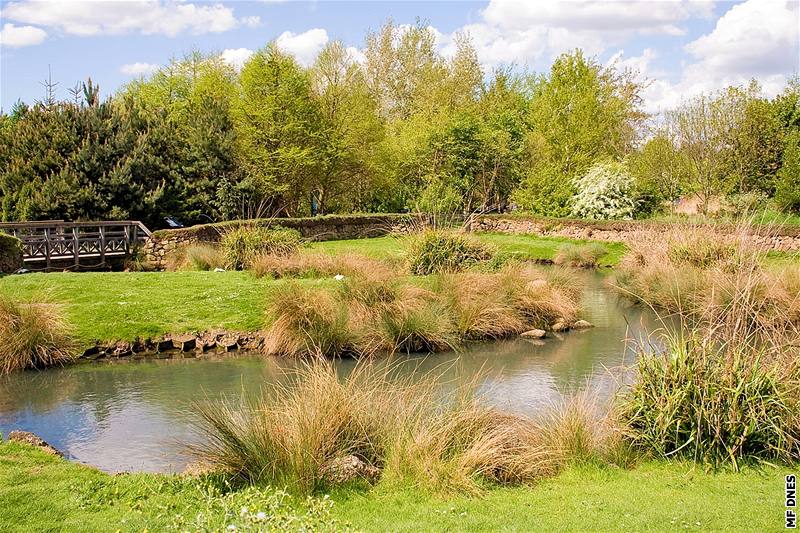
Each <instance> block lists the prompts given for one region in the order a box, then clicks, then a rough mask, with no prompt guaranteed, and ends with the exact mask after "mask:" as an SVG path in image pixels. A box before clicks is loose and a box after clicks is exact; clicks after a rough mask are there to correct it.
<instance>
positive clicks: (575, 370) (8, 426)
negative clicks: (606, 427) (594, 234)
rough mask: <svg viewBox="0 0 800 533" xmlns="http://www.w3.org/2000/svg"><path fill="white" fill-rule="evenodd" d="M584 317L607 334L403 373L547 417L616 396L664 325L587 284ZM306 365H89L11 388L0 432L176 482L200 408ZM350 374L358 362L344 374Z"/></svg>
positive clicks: (478, 352)
mask: <svg viewBox="0 0 800 533" xmlns="http://www.w3.org/2000/svg"><path fill="white" fill-rule="evenodd" d="M586 277H587V282H586V286H587V288H586V291H585V296H584V298H585V301H584V306H585V307H584V309H585V311H584V313H583V315H584V317H585V318H586V319H588V320H589V321H590V322H592V323H593V324H595V326H596V327H594V328H592V329H589V330H584V331H573V332H568V333H565V334H563V335H561V336H560V338H550V339H547V340H546V341H544V342H536V341H530V340H526V339H521V338H515V339H509V340H505V341H499V342H492V343H475V344H473V345H470V346H468V347H467V348H466V349H465V350H464V351H463V352H461V353H458V354H455V353H444V354H437V355H411V356H403V357H402V358H401V359H400V361H401V363H400V364H401V368H400V369H399V371H400V372H413V373H420V374H421V373H425V372H428V371H430V370H435V371H436V372H437V373H439V374H441V376H442V379H443V380H444V381H445V382H446V383H448V384H449V386H454V385H455V384H457V383H459V382H462V381H464V380H472V379H475V376H476V374H478V375H479V377H478V384H479V391H480V393H481V394H483V395H485V397H487V398H488V399H489V400H490V401H492V402H493V403H495V404H496V405H498V406H500V407H503V408H506V409H510V410H514V411H519V412H525V413H531V414H535V413H536V411H537V410H541V409H542V408H543V407H546V406H548V405H549V404H551V403H552V402H554V401H556V400H557V399H558V398H559V397H560V395H561V394H562V393H564V392H570V391H574V390H577V389H580V388H582V387H586V386H589V387H591V388H592V389H593V390H596V391H597V393H598V395H600V396H607V395H608V394H610V393H611V391H612V390H613V389H614V387H615V383H616V380H617V376H616V374H615V372H614V369H615V368H618V367H620V366H621V365H623V364H630V363H631V362H632V361H633V360H634V357H635V356H634V353H633V351H632V349H631V348H630V347H629V348H626V343H625V341H624V339H626V338H641V337H642V336H644V334H645V332H646V331H652V329H653V328H654V327H655V326H656V324H655V322H654V320H653V317H652V316H650V315H649V314H647V313H644V312H643V311H642V310H641V309H640V308H635V307H630V306H627V305H625V304H624V303H621V302H619V301H617V298H616V296H615V295H614V294H613V293H611V292H610V291H608V290H607V289H605V288H604V287H603V283H602V279H601V276H599V275H596V274H587V275H586ZM295 364H296V363H295V362H293V361H287V360H282V359H277V358H266V359H265V358H261V357H258V356H255V355H251V356H247V355H242V356H237V357H225V358H220V359H204V360H181V359H176V360H160V361H137V362H120V363H113V364H111V363H108V364H105V363H104V364H88V365H78V366H73V367H70V368H64V369H55V370H48V371H45V372H22V373H17V374H13V375H11V376H7V377H5V378H2V379H0V431H2V432H4V433H6V432H8V431H10V430H12V429H24V430H27V431H33V432H34V433H36V434H38V435H40V436H42V437H43V438H44V439H45V440H47V441H48V442H50V443H51V444H53V445H54V446H56V447H57V448H59V449H61V450H63V451H64V452H65V453H67V455H68V456H69V457H71V458H72V459H74V460H77V461H80V462H85V463H89V464H93V465H95V466H98V467H100V468H102V469H105V470H109V471H123V470H130V471H176V470H181V469H182V468H183V467H184V466H185V464H186V463H187V462H188V460H189V457H187V456H186V455H185V453H184V451H183V444H184V443H186V442H191V441H194V440H195V439H197V438H199V437H198V436H197V435H195V434H193V433H192V430H191V417H192V416H193V415H192V412H191V409H190V406H191V404H192V402H194V401H197V400H203V399H205V398H211V399H215V398H219V397H222V396H229V397H231V396H233V397H236V396H241V395H242V394H256V393H258V392H259V390H260V389H261V388H262V387H265V388H269V387H271V386H274V384H275V383H277V382H279V381H281V380H285V379H287V375H286V374H287V371H288V370H291V368H292V367H293V365H295ZM338 364H339V366H340V367H341V369H342V371H343V372H344V373H346V372H347V371H348V370H349V369H351V368H352V367H353V365H354V364H355V363H354V362H353V361H348V360H345V361H341V362H339V363H338Z"/></svg>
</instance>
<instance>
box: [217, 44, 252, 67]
mask: <svg viewBox="0 0 800 533" xmlns="http://www.w3.org/2000/svg"><path fill="white" fill-rule="evenodd" d="M251 55H253V51H252V50H250V49H249V48H226V49H225V50H223V51H222V53H221V54H220V57H221V58H222V60H223V61H225V62H226V63H227V64H229V65H231V66H232V67H233V68H235V69H236V70H241V68H242V67H243V66H244V64H245V62H246V61H247V60H248V59H250V56H251Z"/></svg>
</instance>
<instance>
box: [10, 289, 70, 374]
mask: <svg viewBox="0 0 800 533" xmlns="http://www.w3.org/2000/svg"><path fill="white" fill-rule="evenodd" d="M75 356H76V353H75V343H74V341H73V338H72V336H71V334H70V330H69V326H68V325H67V323H66V321H65V320H64V317H63V316H62V314H61V312H60V309H59V308H58V306H56V305H53V304H41V303H39V304H37V303H20V302H15V301H13V300H11V299H10V298H8V297H3V296H0V373H2V374H8V373H10V372H13V371H14V370H21V369H25V368H44V367H48V366H53V365H59V364H64V363H67V362H70V361H72V360H73V359H74V358H75Z"/></svg>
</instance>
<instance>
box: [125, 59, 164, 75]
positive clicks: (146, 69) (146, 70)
mask: <svg viewBox="0 0 800 533" xmlns="http://www.w3.org/2000/svg"><path fill="white" fill-rule="evenodd" d="M159 68H160V67H159V65H155V64H153V63H138V62H137V63H128V64H127V65H122V66H121V67H120V68H119V70H120V72H122V73H123V74H127V75H128V76H141V75H142V74H150V73H151V72H155V71H156V70H158V69H159Z"/></svg>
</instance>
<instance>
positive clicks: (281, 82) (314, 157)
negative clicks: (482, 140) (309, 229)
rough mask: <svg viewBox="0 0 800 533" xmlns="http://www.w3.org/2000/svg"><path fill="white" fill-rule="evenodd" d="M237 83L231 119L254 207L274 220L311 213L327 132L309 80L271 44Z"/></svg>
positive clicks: (323, 156)
mask: <svg viewBox="0 0 800 533" xmlns="http://www.w3.org/2000/svg"><path fill="white" fill-rule="evenodd" d="M240 79H241V93H240V95H239V98H238V99H237V101H236V102H235V105H234V110H233V116H234V120H235V127H236V134H237V153H238V160H239V163H240V165H241V169H242V172H243V173H244V175H245V179H246V180H247V184H246V185H248V186H249V187H250V190H252V191H253V193H254V194H255V197H254V198H253V201H254V202H256V203H257V204H258V205H261V204H262V203H263V205H268V206H270V209H271V210H272V212H273V213H274V214H277V213H281V212H283V213H286V214H290V215H295V214H299V213H309V212H310V203H311V202H310V198H311V193H312V192H313V191H316V190H318V188H319V186H320V181H321V180H320V176H321V174H322V172H323V171H324V169H325V154H324V151H325V138H324V136H325V132H324V131H322V130H321V129H320V127H319V126H320V123H321V116H320V110H319V107H318V104H317V102H316V101H315V99H314V96H313V93H312V90H311V81H310V79H309V76H308V74H307V73H306V72H304V71H303V70H302V69H301V68H300V66H299V65H298V64H297V62H296V61H295V60H294V58H293V57H292V56H290V55H287V54H284V53H283V52H281V51H280V50H278V48H277V47H276V46H275V44H274V43H271V44H269V45H267V46H266V48H264V49H262V50H260V51H258V52H256V53H255V54H253V56H252V57H251V58H250V60H249V61H248V62H247V63H246V64H245V65H244V67H243V68H242V72H241V76H240Z"/></svg>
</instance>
